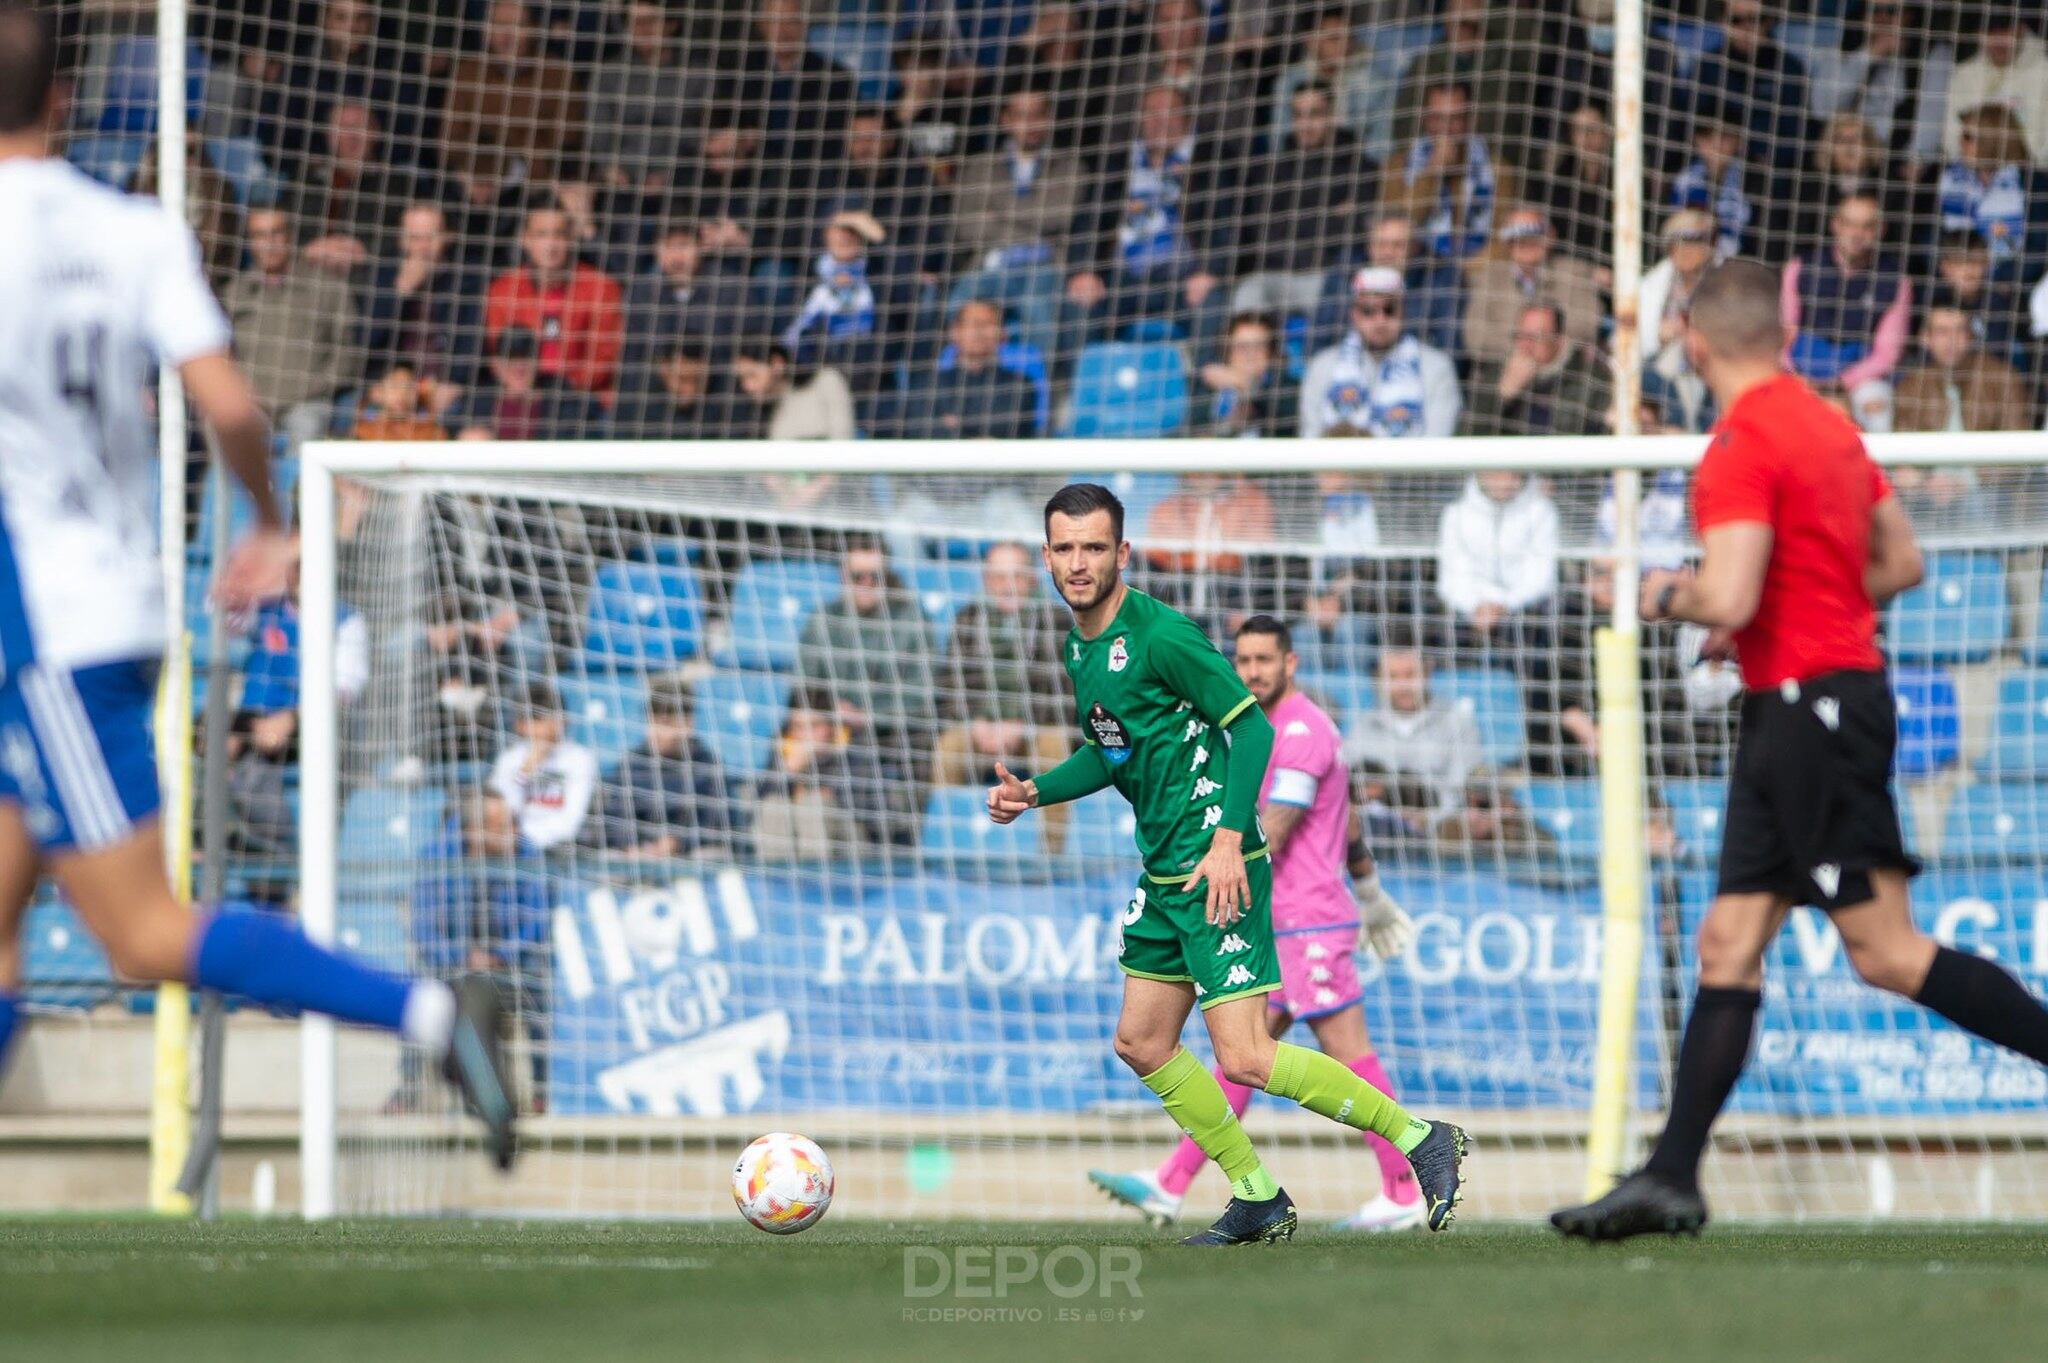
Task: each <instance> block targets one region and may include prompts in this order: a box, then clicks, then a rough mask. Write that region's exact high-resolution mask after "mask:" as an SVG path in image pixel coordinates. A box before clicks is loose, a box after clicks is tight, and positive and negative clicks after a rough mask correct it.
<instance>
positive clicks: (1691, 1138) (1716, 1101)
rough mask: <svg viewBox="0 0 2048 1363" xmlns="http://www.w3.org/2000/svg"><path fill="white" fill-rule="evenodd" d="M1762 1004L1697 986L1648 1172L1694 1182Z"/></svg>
mask: <svg viewBox="0 0 2048 1363" xmlns="http://www.w3.org/2000/svg"><path fill="white" fill-rule="evenodd" d="M1762 1003H1763V995H1762V994H1760V993H1758V992H1757V991H1756V990H1754V989H1716V988H1713V987H1712V986H1709V985H1701V986H1700V991H1699V993H1698V994H1696V995H1694V996H1693V1001H1692V1016H1691V1017H1688V1018H1687V1019H1686V1020H1685V1039H1684V1040H1683V1041H1681V1042H1680V1043H1679V1045H1678V1073H1677V1074H1676V1075H1674V1076H1673V1077H1672V1080H1671V1115H1670V1117H1668V1118H1666V1119H1665V1122H1664V1134H1663V1135H1661V1136H1659V1137H1658V1138H1657V1148H1656V1149H1655V1150H1654V1151H1652V1152H1651V1153H1650V1162H1649V1165H1648V1166H1647V1167H1648V1168H1649V1170H1650V1171H1651V1172H1652V1173H1657V1174H1662V1175H1664V1176H1665V1177H1667V1178H1671V1179H1676V1180H1678V1181H1679V1182H1680V1183H1683V1184H1684V1185H1685V1186H1687V1187H1692V1186H1693V1185H1695V1184H1696V1183H1698V1181H1699V1176H1700V1153H1701V1152H1702V1151H1703V1150H1705V1149H1706V1148H1707V1132H1708V1131H1710V1130H1712V1129H1713V1125H1714V1118H1716V1117H1718V1116H1720V1115H1721V1106H1722V1104H1724V1103H1726V1102H1727V1101H1728V1093H1729V1090H1731V1089H1733V1088H1734V1087H1735V1081H1736V1080H1737V1079H1740V1078H1741V1077H1742V1067H1743V1066H1744V1065H1745V1064H1747V1063H1748V1062H1749V1041H1750V1037H1751V1036H1752V1035H1754V1034H1755V1032H1756V1010H1757V1009H1758V1007H1760V1006H1761V1005H1762ZM2044 1022H2048V1019H2044Z"/></svg>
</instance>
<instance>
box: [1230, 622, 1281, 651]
mask: <svg viewBox="0 0 2048 1363" xmlns="http://www.w3.org/2000/svg"><path fill="white" fill-rule="evenodd" d="M1247 634H1256V635H1259V636H1260V637H1261V638H1266V639H1271V640H1273V641H1274V642H1275V643H1277V644H1279V645H1280V651H1281V652H1282V653H1292V652H1294V631H1293V630H1291V629H1289V628H1287V622H1286V621H1285V620H1282V619H1281V618H1280V617H1279V616H1277V615H1253V616H1248V617H1247V618H1246V619H1245V622H1244V623H1243V624H1241V625H1239V626H1238V627H1237V633H1235V634H1233V635H1231V636H1230V637H1231V638H1233V639H1242V638H1244V636H1245V635H1247Z"/></svg>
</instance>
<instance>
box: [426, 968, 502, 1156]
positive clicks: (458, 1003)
mask: <svg viewBox="0 0 2048 1363" xmlns="http://www.w3.org/2000/svg"><path fill="white" fill-rule="evenodd" d="M451 987H452V988H453V989H454V990H455V1031H454V1033H453V1035H451V1036H450V1038H449V1041H448V1053H447V1054H446V1055H444V1056H442V1057H441V1073H443V1074H445V1075H446V1076H448V1082H449V1083H451V1084H453V1085H455V1087H456V1088H457V1089H459V1090H461V1092H462V1101H463V1105H464V1106H465V1107H467V1108H468V1109H469V1110H470V1112H471V1113H472V1114H473V1115H474V1116H476V1117H477V1118H478V1119H479V1120H480V1121H482V1122H483V1124H484V1148H485V1149H487V1150H488V1151H489V1152H490V1155H491V1160H492V1162H493V1163H495V1164H496V1165H497V1166H498V1167H499V1168H500V1169H510V1168H511V1167H512V1156H513V1153H514V1151H515V1149H516V1146H515V1140H514V1131H513V1107H512V1089H511V1086H510V1085H509V1084H507V1083H506V1082H505V1043H504V1036H505V998H504V995H503V994H502V993H500V992H499V990H498V986H497V985H495V984H493V983H491V981H489V980H488V979H485V978H484V977H483V976H481V975H464V976H463V977H462V978H460V979H458V980H456V981H454V982H453V985H452V986H451Z"/></svg>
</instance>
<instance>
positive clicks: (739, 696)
mask: <svg viewBox="0 0 2048 1363" xmlns="http://www.w3.org/2000/svg"><path fill="white" fill-rule="evenodd" d="M696 696H697V711H696V730H697V732H698V733H699V734H701V735H703V737H704V742H705V744H706V745H708V746H709V747H710V749H711V751H712V753H713V754H714V755H716V756H717V758H718V761H719V764H720V765H721V766H723V767H724V768H725V769H726V771H727V772H728V773H730V777H731V779H734V780H740V781H744V780H745V779H747V778H748V777H750V776H752V775H753V774H754V773H755V772H757V771H760V770H761V769H762V768H763V767H766V766H767V765H768V758H769V756H770V754H772V753H773V752H774V750H775V735H776V734H777V733H779V732H781V729H782V712H783V709H784V707H786V706H787V705H788V704H789V678H788V677H786V676H784V675H782V674H781V673H778V672H727V671H723V670H721V671H718V672H713V673H712V674H711V675H710V676H708V677H706V678H704V679H703V680H702V681H700V682H698V683H697V690H696Z"/></svg>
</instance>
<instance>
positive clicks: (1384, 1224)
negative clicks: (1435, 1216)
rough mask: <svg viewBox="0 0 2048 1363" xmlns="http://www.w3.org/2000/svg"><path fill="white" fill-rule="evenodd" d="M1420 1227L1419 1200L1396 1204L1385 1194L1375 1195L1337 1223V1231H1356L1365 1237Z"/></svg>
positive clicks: (1420, 1205)
mask: <svg viewBox="0 0 2048 1363" xmlns="http://www.w3.org/2000/svg"><path fill="white" fill-rule="evenodd" d="M1421 1227H1422V1199H1421V1198H1419V1197H1418V1198H1416V1199H1415V1200H1414V1201H1413V1202H1396V1201H1394V1199H1393V1198H1391V1197H1388V1196H1387V1195H1386V1194H1385V1193H1380V1194H1378V1195H1376V1196H1375V1197H1374V1198H1373V1199H1372V1201H1370V1202H1368V1203H1366V1204H1365V1205H1364V1206H1363V1207H1360V1208H1359V1209H1358V1210H1357V1211H1355V1212H1353V1213H1351V1215H1349V1216H1347V1217H1345V1218H1344V1219H1343V1220H1342V1221H1339V1222H1338V1223H1337V1229H1338V1230H1349V1231H1358V1232H1360V1233H1362V1234H1365V1235H1384V1234H1386V1233H1388V1232H1390V1231H1400V1230H1419V1229H1421Z"/></svg>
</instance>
